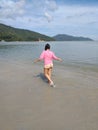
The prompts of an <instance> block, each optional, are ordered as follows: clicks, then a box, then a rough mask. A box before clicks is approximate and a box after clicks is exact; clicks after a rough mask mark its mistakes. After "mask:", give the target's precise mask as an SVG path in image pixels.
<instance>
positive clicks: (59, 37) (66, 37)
mask: <svg viewBox="0 0 98 130" xmlns="http://www.w3.org/2000/svg"><path fill="white" fill-rule="evenodd" d="M53 38H54V39H55V40H56V41H93V40H92V39H91V38H86V37H75V36H71V35H66V34H58V35H56V36H54V37H53Z"/></svg>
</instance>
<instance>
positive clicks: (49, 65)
mask: <svg viewBox="0 0 98 130" xmlns="http://www.w3.org/2000/svg"><path fill="white" fill-rule="evenodd" d="M44 68H46V69H49V68H53V64H52V63H51V64H48V65H45V66H44Z"/></svg>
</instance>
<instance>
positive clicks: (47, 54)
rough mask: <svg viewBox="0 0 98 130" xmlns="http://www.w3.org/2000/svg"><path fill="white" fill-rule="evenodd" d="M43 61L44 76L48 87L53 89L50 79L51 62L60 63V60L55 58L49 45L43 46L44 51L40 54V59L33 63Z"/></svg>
mask: <svg viewBox="0 0 98 130" xmlns="http://www.w3.org/2000/svg"><path fill="white" fill-rule="evenodd" d="M41 60H44V75H45V77H46V78H47V79H48V82H49V84H50V86H52V87H55V85H54V83H53V81H52V79H51V72H52V68H53V60H58V61H62V59H61V58H59V57H57V56H55V54H54V53H53V52H52V51H50V45H49V44H46V45H45V50H44V51H43V52H42V53H41V55H40V57H39V58H38V59H37V60H35V62H38V61H41Z"/></svg>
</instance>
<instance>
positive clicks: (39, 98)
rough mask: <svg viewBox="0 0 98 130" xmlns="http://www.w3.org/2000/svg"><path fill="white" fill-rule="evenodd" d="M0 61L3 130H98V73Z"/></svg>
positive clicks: (0, 109) (0, 118) (0, 120)
mask: <svg viewBox="0 0 98 130" xmlns="http://www.w3.org/2000/svg"><path fill="white" fill-rule="evenodd" d="M42 72H43V67H42V64H41V65H40V64H39V63H38V64H22V63H15V62H13V63H11V62H6V61H0V130H98V72H93V71H90V70H82V69H80V68H75V69H73V68H71V67H65V66H61V65H55V66H54V70H53V75H52V77H53V80H54V82H55V83H56V88H52V87H50V86H49V85H48V84H47V81H46V79H45V78H44V76H43V73H42Z"/></svg>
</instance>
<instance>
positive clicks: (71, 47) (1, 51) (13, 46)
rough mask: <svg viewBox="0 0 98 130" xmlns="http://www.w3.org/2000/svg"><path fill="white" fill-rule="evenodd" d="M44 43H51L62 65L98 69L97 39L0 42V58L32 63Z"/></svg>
mask: <svg viewBox="0 0 98 130" xmlns="http://www.w3.org/2000/svg"><path fill="white" fill-rule="evenodd" d="M46 43H49V44H50V45H51V50H52V51H53V52H54V53H55V55H56V56H58V57H60V58H62V59H63V62H62V65H64V66H74V67H84V66H86V67H90V68H93V69H95V71H98V42H97V41H63V42H61V41H59V42H55V41H53V42H0V60H6V61H7V62H8V61H13V62H24V63H25V64H32V62H33V61H34V59H36V58H38V57H39V55H40V54H41V52H42V51H43V50H44V46H45V44H46ZM55 64H58V62H55Z"/></svg>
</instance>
